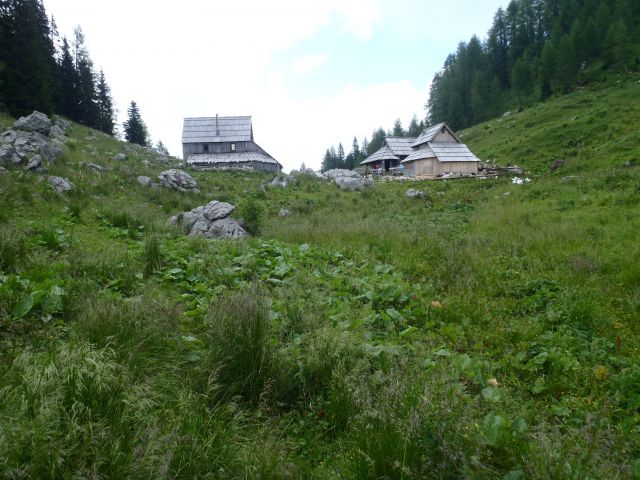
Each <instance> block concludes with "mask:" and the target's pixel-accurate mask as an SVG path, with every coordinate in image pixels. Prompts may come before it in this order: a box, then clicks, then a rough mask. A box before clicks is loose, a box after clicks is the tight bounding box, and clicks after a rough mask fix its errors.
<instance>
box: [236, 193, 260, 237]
mask: <svg viewBox="0 0 640 480" xmlns="http://www.w3.org/2000/svg"><path fill="white" fill-rule="evenodd" d="M241 213H242V219H243V220H244V228H245V230H246V231H247V232H249V234H251V235H254V236H255V235H258V234H259V233H260V227H261V226H262V219H263V216H264V208H263V207H262V205H261V204H260V203H259V202H258V201H257V200H256V199H255V198H253V197H249V199H248V200H247V202H246V203H245V204H244V205H243V207H242V209H241Z"/></svg>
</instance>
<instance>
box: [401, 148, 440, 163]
mask: <svg viewBox="0 0 640 480" xmlns="http://www.w3.org/2000/svg"><path fill="white" fill-rule="evenodd" d="M435 156H436V154H435V153H433V150H431V149H430V148H429V147H427V148H422V149H420V150H414V151H413V153H412V154H411V155H409V156H408V157H407V158H405V159H404V160H402V163H405V162H411V161H413V160H422V159H423V158H434V157H435Z"/></svg>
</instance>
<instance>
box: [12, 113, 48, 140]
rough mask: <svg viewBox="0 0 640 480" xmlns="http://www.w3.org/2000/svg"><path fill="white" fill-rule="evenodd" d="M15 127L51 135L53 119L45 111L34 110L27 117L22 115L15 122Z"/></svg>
mask: <svg viewBox="0 0 640 480" xmlns="http://www.w3.org/2000/svg"><path fill="white" fill-rule="evenodd" d="M13 128H15V129H17V130H24V131H27V132H39V133H42V134H43V135H49V131H50V130H51V120H49V117H47V116H46V115H45V114H44V113H40V112H33V113H32V114H31V115H27V116H26V117H20V118H19V119H18V120H16V122H15V123H14V124H13Z"/></svg>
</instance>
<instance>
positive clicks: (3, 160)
mask: <svg viewBox="0 0 640 480" xmlns="http://www.w3.org/2000/svg"><path fill="white" fill-rule="evenodd" d="M21 161H22V158H20V156H19V155H18V154H17V153H16V150H15V148H13V147H12V146H11V145H3V146H1V147H0V165H12V164H16V163H20V162H21Z"/></svg>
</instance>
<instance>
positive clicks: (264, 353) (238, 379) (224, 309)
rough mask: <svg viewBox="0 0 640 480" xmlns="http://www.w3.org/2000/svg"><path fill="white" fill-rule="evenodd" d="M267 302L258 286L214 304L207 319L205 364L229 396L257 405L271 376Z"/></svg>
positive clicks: (271, 361)
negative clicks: (212, 371)
mask: <svg viewBox="0 0 640 480" xmlns="http://www.w3.org/2000/svg"><path fill="white" fill-rule="evenodd" d="M268 311H269V310H268V308H267V302H266V299H265V297H264V296H263V294H262V292H261V291H260V290H259V289H258V287H255V286H254V287H252V288H250V289H248V290H245V291H243V292H240V293H238V294H236V295H233V296H231V297H226V298H223V299H221V300H218V301H216V302H215V303H214V304H212V305H211V308H210V313H209V315H208V316H207V320H206V321H207V325H208V332H207V343H208V347H209V358H208V363H209V365H210V367H211V369H212V370H215V369H218V367H221V368H219V373H218V378H217V380H218V381H219V382H220V383H221V384H222V385H223V386H224V387H226V389H227V392H228V394H229V396H231V397H233V396H235V395H240V396H242V397H243V398H245V399H246V400H248V401H251V402H256V401H257V400H258V399H259V397H260V394H261V393H262V391H263V389H264V387H265V385H266V383H267V382H268V381H269V380H270V378H271V375H272V368H273V364H274V354H273V352H272V347H271V345H270V328H269V315H268Z"/></svg>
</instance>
